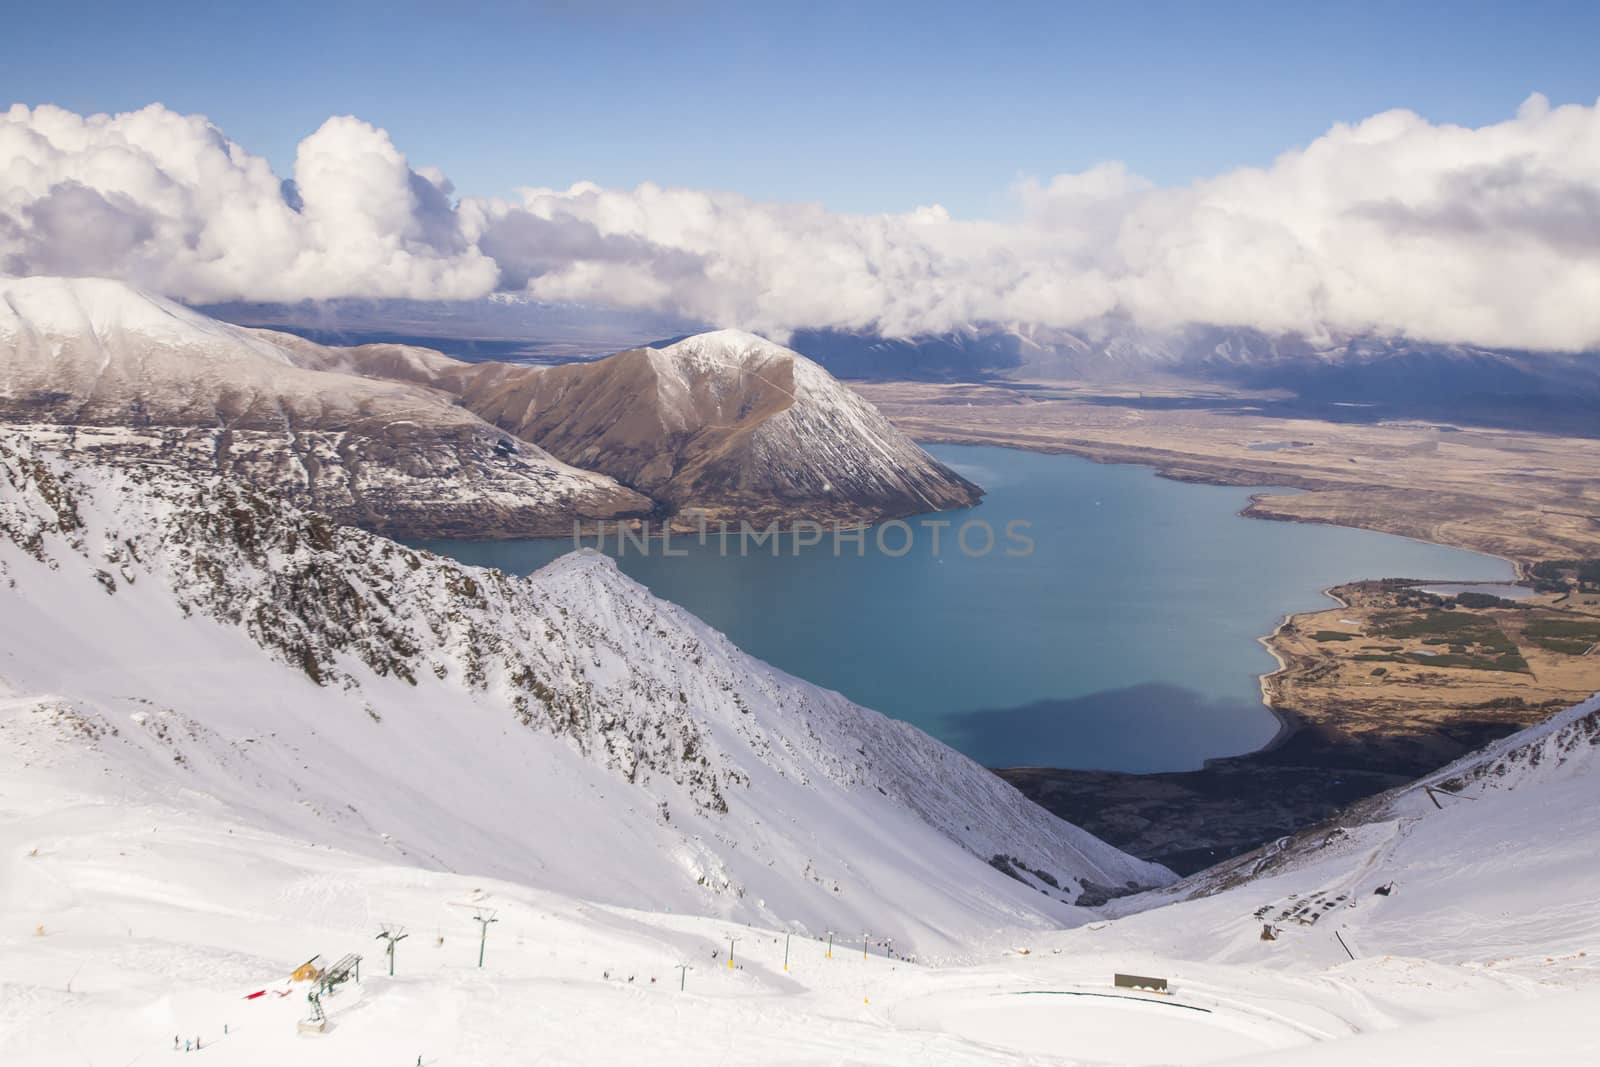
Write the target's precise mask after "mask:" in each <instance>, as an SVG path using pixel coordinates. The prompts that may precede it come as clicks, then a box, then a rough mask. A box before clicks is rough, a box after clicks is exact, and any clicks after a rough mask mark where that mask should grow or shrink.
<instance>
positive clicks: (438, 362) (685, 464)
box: [296, 330, 982, 523]
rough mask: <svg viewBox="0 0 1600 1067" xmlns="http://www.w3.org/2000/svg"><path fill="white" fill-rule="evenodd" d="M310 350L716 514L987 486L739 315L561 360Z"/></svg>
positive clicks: (957, 494)
mask: <svg viewBox="0 0 1600 1067" xmlns="http://www.w3.org/2000/svg"><path fill="white" fill-rule="evenodd" d="M296 351H297V353H298V357H297V358H299V359H300V360H302V361H303V362H305V363H306V364H307V365H314V366H318V367H322V368H327V369H336V370H340V371H344V372H346V373H358V374H366V375H370V376H372V377H375V378H380V379H397V380H401V381H407V382H416V383H422V384H426V385H429V386H433V387H436V388H439V389H442V390H444V391H447V392H450V393H453V394H455V395H457V396H459V397H460V400H461V403H462V404H464V405H465V406H466V407H467V408H469V409H470V410H472V411H473V412H475V413H477V414H478V415H480V416H482V417H483V418H484V419H486V420H487V421H489V422H491V423H493V424H494V425H495V426H498V427H499V428H500V429H502V430H504V431H505V432H507V433H509V434H513V435H515V436H517V437H519V438H522V439H525V440H528V441H532V442H534V443H536V444H538V445H539V446H540V447H542V448H545V449H547V450H549V451H550V452H551V453H552V454H553V455H555V456H557V457H559V458H560V459H562V460H564V461H566V462H568V463H571V464H574V465H575V466H579V467H583V468H585V469H588V470H596V471H601V472H603V473H605V474H608V475H610V476H612V477H614V478H616V479H617V480H618V481H620V482H621V483H623V484H624V485H627V486H629V487H631V488H633V489H636V490H638V491H639V492H641V493H644V494H646V495H648V496H650V497H652V498H654V499H655V500H658V501H660V502H662V503H663V504H664V505H665V506H666V507H667V508H668V509H670V510H671V511H673V512H681V511H684V510H687V509H696V510H700V511H704V512H707V513H709V515H710V516H711V517H712V518H715V519H746V520H750V521H760V522H766V521H769V520H773V519H780V520H783V519H796V518H805V519H811V520H813V521H817V522H824V523H825V522H830V521H839V522H845V523H850V522H871V521H876V520H880V519H886V518H892V517H899V516H904V515H912V514H919V513H923V512H932V511H943V510H947V509H950V508H960V507H969V506H971V505H972V504H975V503H977V501H978V498H979V497H980V496H981V493H982V491H981V490H980V489H979V488H978V487H977V486H974V485H973V484H971V483H970V482H968V481H966V480H965V479H964V478H962V477H961V476H960V475H958V474H956V473H955V472H953V471H951V470H949V469H948V468H947V467H945V466H944V465H943V464H941V463H939V462H938V461H937V460H935V459H934V458H933V457H932V456H930V455H928V454H927V453H926V452H924V451H923V450H922V449H921V448H920V447H918V446H917V444H916V443H915V442H913V441H912V440H911V439H910V438H908V437H907V436H906V435H905V434H904V433H902V432H900V431H899V430H897V429H896V428H895V427H894V426H893V425H892V424H891V423H890V422H889V420H888V419H886V418H885V417H884V416H883V415H882V414H881V413H879V412H878V410H877V409H876V408H874V407H873V406H872V405H871V404H870V403H868V402H867V401H865V400H863V399H862V398H861V397H860V396H858V395H857V394H856V393H855V392H853V391H852V390H850V389H849V388H848V387H846V386H845V385H843V384H842V383H840V382H838V381H837V380H835V379H834V378H833V377H832V376H831V375H830V374H828V372H827V371H825V370H823V369H822V368H821V367H820V366H818V365H817V364H815V363H813V362H812V361H811V360H808V359H806V358H805V357H804V356H801V355H799V354H798V353H796V352H794V351H792V350H790V349H787V348H784V347H783V346H781V345H777V344H774V343H772V342H771V341H767V340H764V339H763V338H760V337H757V336H755V335H754V334H748V333H742V332H740V331H737V330H721V331H717V332H714V333H705V334H696V335H695V336H692V337H687V338H684V339H682V340H680V341H677V342H674V343H672V344H667V345H663V346H661V347H659V348H652V347H646V348H636V349H630V350H628V351H626V352H619V353H617V354H616V355H613V356H608V357H606V358H605V359H599V360H595V361H593V362H587V363H569V364H565V365H562V366H558V367H529V366H518V365H514V364H503V363H477V364H465V363H460V362H457V361H455V360H452V359H449V358H448V357H444V356H441V355H439V354H438V353H436V352H431V351H429V350H427V349H419V348H412V347H408V346H403V345H365V346H361V347H359V348H354V349H346V350H340V349H326V348H323V347H321V346H317V345H313V344H311V343H310V342H300V344H299V346H298V348H297V349H296Z"/></svg>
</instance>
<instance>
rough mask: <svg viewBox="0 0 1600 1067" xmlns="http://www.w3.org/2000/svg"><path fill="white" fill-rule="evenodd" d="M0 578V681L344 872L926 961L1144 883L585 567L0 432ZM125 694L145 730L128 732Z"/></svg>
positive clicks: (955, 757)
mask: <svg viewBox="0 0 1600 1067" xmlns="http://www.w3.org/2000/svg"><path fill="white" fill-rule="evenodd" d="M0 567H3V568H4V573H3V574H0V597H4V598H5V599H6V601H7V603H6V605H5V611H4V612H3V614H4V615H5V616H6V618H7V620H8V622H7V624H6V626H5V627H0V629H6V628H7V627H9V629H6V632H4V633H0V637H4V638H6V641H7V642H8V643H9V647H11V648H13V649H18V650H22V651H20V652H19V653H18V654H17V656H16V658H14V659H8V660H5V661H3V664H4V665H3V667H0V671H3V673H4V674H6V675H8V676H11V678H12V681H13V684H14V685H15V686H16V687H17V688H19V689H21V690H22V691H24V692H35V693H40V694H53V695H54V698H56V702H57V704H59V702H60V701H65V702H66V704H67V705H69V706H70V707H71V708H72V709H73V711H72V714H71V716H68V717H67V718H66V719H61V720H60V722H62V723H70V722H87V723H91V724H93V725H92V727H91V728H90V729H89V733H91V734H94V735H96V736H98V737H99V738H100V740H98V741H97V742H96V744H98V745H100V746H102V747H104V746H110V747H111V748H113V749H115V750H116V751H118V752H120V751H121V750H122V749H121V747H119V746H126V745H129V744H133V743H134V742H133V740H132V738H141V739H142V740H141V741H140V742H139V743H140V744H144V745H145V746H146V748H149V747H150V745H153V744H154V742H153V741H151V738H150V737H149V736H147V735H149V732H150V731H151V730H153V729H155V728H156V726H157V725H162V729H163V734H162V737H161V738H160V743H161V745H162V746H168V745H170V744H176V745H177V746H178V750H177V751H176V752H175V753H174V754H172V755H170V756H169V757H167V758H168V759H172V760H174V761H175V762H176V764H177V766H178V767H180V768H183V770H184V773H190V774H196V775H203V774H214V777H211V778H210V779H209V780H208V781H206V783H205V784H204V786H203V791H206V792H210V793H212V794H213V795H216V796H218V797H219V798H221V799H223V800H224V802H225V803H227V804H229V805H230V806H234V807H239V808H246V809H249V810H252V811H257V812H268V813H270V814H271V817H272V818H273V819H275V820H282V819H284V818H289V817H290V816H288V815H286V814H285V812H284V809H283V801H284V800H285V799H288V798H291V797H292V798H297V802H298V803H299V804H301V805H302V806H305V808H306V810H305V812H297V813H294V814H293V818H292V819H291V821H292V822H293V823H294V825H295V826H296V827H297V832H300V833H307V834H315V835H318V836H320V835H323V834H329V833H337V834H344V835H355V838H356V839H358V840H360V841H363V842H364V847H367V848H371V847H373V845H372V840H373V838H374V837H375V836H376V832H377V831H378V830H379V829H381V830H382V831H383V837H382V840H383V842H384V843H385V845H384V847H385V848H399V849H401V851H403V853H404V854H405V855H406V856H408V857H410V858H412V859H413V860H415V859H416V858H418V857H427V858H428V860H427V862H429V863H430V865H436V866H449V867H453V868H456V869H466V870H473V869H477V870H483V871H485V873H497V874H503V875H506V876H513V875H514V876H516V877H519V878H521V879H523V880H525V881H531V882H533V883H534V884H547V885H551V886H552V887H554V888H559V889H562V890H563V891H568V892H572V893H575V894H576V895H580V896H590V897H593V898H597V899H606V900H611V901H614V902H617V903H626V904H630V905H634V906H671V907H679V908H689V909H695V910H702V911H712V912H717V913H728V914H738V915H746V916H749V917H751V918H755V917H761V918H763V919H766V920H769V921H783V922H798V923H800V924H802V925H804V926H808V927H811V928H822V927H824V926H826V925H828V924H830V923H833V922H836V921H839V917H840V916H851V917H852V918H851V921H866V922H872V923H876V924H878V925H880V926H883V927H884V928H886V929H888V928H896V929H898V930H899V931H900V932H901V933H900V935H897V936H904V937H905V938H907V941H906V942H905V943H907V944H914V943H917V942H918V940H919V939H920V941H921V943H922V944H923V945H924V946H927V947H930V948H932V947H941V946H942V947H946V948H949V947H951V946H953V945H954V944H956V943H958V942H959V940H960V938H959V936H958V935H959V932H960V931H961V930H962V929H967V930H970V929H972V928H973V927H974V924H976V925H977V926H979V927H981V926H982V925H983V924H984V923H991V924H995V925H998V924H1001V923H1005V924H1013V925H1014V924H1016V923H1025V924H1029V923H1031V924H1038V923H1054V922H1070V921H1072V912H1071V909H1068V908H1066V907H1065V903H1066V902H1068V901H1073V900H1076V899H1078V898H1079V897H1080V896H1082V895H1084V894H1085V893H1089V894H1090V895H1091V896H1098V895H1101V894H1102V893H1103V892H1104V890H1105V889H1107V888H1111V889H1118V888H1126V887H1128V886H1130V885H1144V886H1148V885H1153V884H1160V883H1163V882H1166V881H1168V880H1170V877H1171V876H1170V874H1168V873H1167V872H1166V871H1165V870H1164V869H1162V868H1159V867H1156V866H1155V865H1152V864H1148V863H1145V862H1142V861H1139V860H1135V859H1133V858H1131V857H1129V856H1126V855H1124V854H1122V853H1120V852H1118V851H1117V850H1115V849H1113V848H1111V847H1110V846H1108V845H1105V844H1104V843H1103V842H1100V841H1098V840H1097V839H1095V838H1093V837H1092V836H1090V835H1089V834H1087V833H1085V832H1083V831H1081V830H1079V829H1078V828H1076V827H1073V826H1070V825H1069V824H1066V823H1063V822H1061V821H1060V820H1058V819H1056V818H1054V817H1053V816H1050V815H1049V814H1048V813H1046V812H1044V811H1043V810H1042V809H1039V808H1037V807H1036V806H1034V805H1033V804H1031V803H1030V802H1029V801H1027V800H1026V799H1025V798H1023V797H1022V796H1021V794H1019V793H1017V792H1016V791H1015V790H1014V789H1012V787H1010V786H1009V785H1007V784H1005V783H1004V782H1002V781H1001V780H1000V779H998V778H997V777H995V776H994V775H992V774H990V773H989V772H988V771H986V770H985V769H983V768H981V767H979V766H977V765H976V764H973V763H972V762H971V761H969V760H967V759H966V758H965V757H962V756H960V755H959V754H958V753H956V752H954V751H953V750H951V749H949V748H947V747H945V746H943V745H941V744H939V743H938V742H936V741H934V740H932V739H931V738H929V737H927V736H926V735H924V734H921V733H920V732H919V731H916V730H915V729H913V728H911V727H909V726H907V725H905V724H903V723H898V722H894V721H891V720H889V719H887V718H885V717H883V716H881V715H878V714H877V713H875V712H871V711H868V710H866V709H863V708H860V707H858V706H856V705H854V704H851V703H850V702H849V701H847V700H845V699H844V698H843V697H841V696H839V695H838V694H836V693H831V692H827V691H824V690H820V689H817V688H816V687H814V686H811V685H808V684H807V683H804V682H802V681H800V680H798V679H794V678H792V677H789V676H787V675H784V674H782V673H781V672H779V671H776V670H774V669H772V668H771V667H768V666H767V665H765V664H762V663H760V662H759V661H756V660H753V659H751V658H750V657H748V656H746V655H744V654H743V653H741V652H740V651H739V650H738V649H737V648H735V647H734V646H733V645H732V644H731V643H730V642H729V641H728V640H727V639H726V638H725V637H723V636H722V635H720V634H718V633H716V632H714V631H712V630H710V629H709V628H708V627H706V626H705V625H704V624H702V623H700V622H699V621H698V620H696V619H694V618H693V617H691V616H689V615H688V614H687V613H685V612H683V611H682V610H681V609H679V608H677V607H675V606H673V605H670V604H666V603H664V602H662V601H659V600H656V599H655V598H654V597H652V596H650V595H649V593H648V592H647V591H645V590H644V589H643V588H642V587H640V586H638V585H636V584H635V583H633V582H632V581H630V580H629V579H627V578H626V577H625V576H623V575H622V574H621V573H620V572H619V571H618V570H617V569H616V567H615V565H614V564H612V563H610V562H609V561H608V560H606V559H605V558H603V557H600V556H598V555H595V554H591V553H582V554H575V555H572V556H568V557H565V558H563V559H562V560H560V561H558V562H557V563H555V564H553V565H552V566H550V567H548V568H546V569H544V570H542V571H540V572H538V573H537V574H535V575H533V576H532V577H530V578H526V579H519V578H512V577H508V576H506V575H504V574H501V573H499V572H496V571H490V570H483V569H478V568H470V567H465V566H463V565H460V564H457V563H455V562H454V561H450V560H446V559H441V558H439V557H436V556H432V555H430V554H428V553H425V552H419V551H415V550H411V549H408V548H405V547H403V546H401V545H398V544H396V543H394V542H391V541H388V540H385V539H383V538H381V537H377V536H375V535H371V534H368V533H365V532H363V531H360V530H357V529H353V528H350V527H344V526H340V525H338V524H335V523H333V522H331V521H329V520H327V519H325V518H323V517H321V516H316V515H308V514H304V513H301V512H298V511H296V510H294V509H292V508H288V507H285V506H283V505H282V504H281V503H278V502H276V501H273V500H271V499H270V498H268V497H266V496H265V495H263V494H261V493H259V492H257V491H255V490H252V489H250V488H248V487H245V486H241V485H238V484H236V483H233V482H231V481H229V480H228V479H226V478H223V477H220V476H216V475H209V476H201V475H189V474H178V473H175V472H173V471H172V470H170V469H164V468H147V469H141V468H136V467H107V466H100V465H94V464H87V465H86V464H82V463H79V464H76V465H73V466H70V467H69V464H68V463H67V462H65V461H63V460H62V459H60V458H59V457H57V456H54V455H53V454H51V453H50V452H49V451H47V450H43V449H40V448H38V447H36V446H35V445H33V444H32V443H30V441H28V440H27V439H26V438H24V437H22V436H19V435H16V434H0ZM30 648H32V649H33V650H34V651H33V653H32V654H29V653H28V651H27V650H28V649H30ZM218 648H221V649H225V650H226V655H223V654H221V653H219V652H218V651H217V649H218ZM50 649H83V650H92V651H89V652H88V653H87V654H89V655H91V656H93V657H94V658H95V659H96V661H97V663H98V662H100V661H104V663H103V664H102V665H99V666H97V668H96V670H95V671H94V672H92V674H89V675H85V674H84V672H83V671H82V670H81V665H77V664H76V663H75V661H74V655H73V654H72V653H70V652H69V653H62V652H60V651H57V652H54V653H52V652H51V651H49V650H50ZM133 650H138V654H137V655H136V654H135V652H134V651H133ZM86 679H87V680H86ZM130 694H132V695H135V696H137V697H138V698H139V699H140V700H141V701H143V702H144V703H141V704H139V708H140V709H147V708H151V707H154V708H157V709H160V710H158V711H156V712H150V711H148V710H139V712H138V713H139V714H140V715H143V716H145V717H144V718H143V719H142V720H140V721H139V722H138V726H139V730H137V731H130V729H129V727H128V725H127V714H128V712H127V711H126V710H125V709H126V708H127V707H128V706H129V705H127V704H126V701H127V700H128V699H129V696H130ZM47 704H50V702H49V701H44V700H41V705H40V706H41V707H44V706H46V705H47ZM51 706H56V705H51ZM41 714H43V713H41ZM57 719H58V717H55V716H46V718H45V719H44V720H38V722H35V720H31V719H30V720H29V721H30V722H35V726H38V728H39V729H40V730H44V731H45V732H46V733H49V730H48V729H45V726H42V725H39V724H40V723H46V724H48V723H55V722H57ZM119 726H120V727H121V732H120V733H118V732H117V729H116V728H117V727H119ZM19 728H20V727H19ZM61 729H65V727H61ZM68 732H69V733H71V734H73V735H79V734H81V733H82V730H79V729H77V728H73V729H72V730H70V731H68ZM28 736H34V734H29V735H28ZM240 737H246V738H250V739H251V740H250V742H249V743H247V744H245V743H240V742H239V741H237V740H236V739H237V738H240ZM159 751H166V748H165V747H163V748H161V749H159ZM402 755H404V756H405V757H406V758H409V759H410V760H411V761H412V763H411V765H410V766H407V764H406V760H405V758H402ZM180 756H181V759H179V758H178V757H180ZM96 758H105V759H111V760H113V762H114V763H117V762H118V761H121V760H123V759H124V758H131V757H126V756H117V757H115V758H113V757H112V756H111V755H110V754H108V753H107V752H101V754H100V756H97V757H96ZM118 765H120V763H119V764H118ZM208 767H209V768H211V771H209V772H207V771H205V770H204V768H208ZM176 773H179V772H178V771H176V770H174V769H173V768H172V767H171V766H166V768H165V770H163V771H162V775H164V776H169V775H172V774H176ZM418 782H420V783H423V784H422V785H421V787H420V788H419V787H418V785H417V784H416V783H418ZM285 783H288V784H285ZM190 788H201V787H200V786H194V785H191V786H190ZM313 798H315V799H313ZM342 808H347V809H348V810H347V811H345V810H341V809H342ZM307 813H309V816H308V814H307ZM307 817H309V818H310V822H309V823H307V822H305V821H304V819H305V818H307ZM296 820H299V821H296ZM552 824H553V825H552ZM618 835H621V836H620V838H619V836H618ZM630 837H631V838H635V839H636V840H634V841H633V842H632V844H631V845H630V844H628V840H629V838H630ZM340 840H341V841H346V840H348V839H347V838H345V837H341V838H340ZM619 853H620V854H619ZM996 857H1004V858H1005V860H1004V862H1003V863H1000V864H998V865H997V866H999V867H1009V868H1010V869H1011V870H1012V872H1013V874H1014V875H1015V877H1007V876H1006V875H1003V874H1001V873H999V870H997V869H996V867H992V866H991V865H990V861H992V860H995V859H996ZM619 864H620V865H621V867H620V868H619V866H618V865H619Z"/></svg>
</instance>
